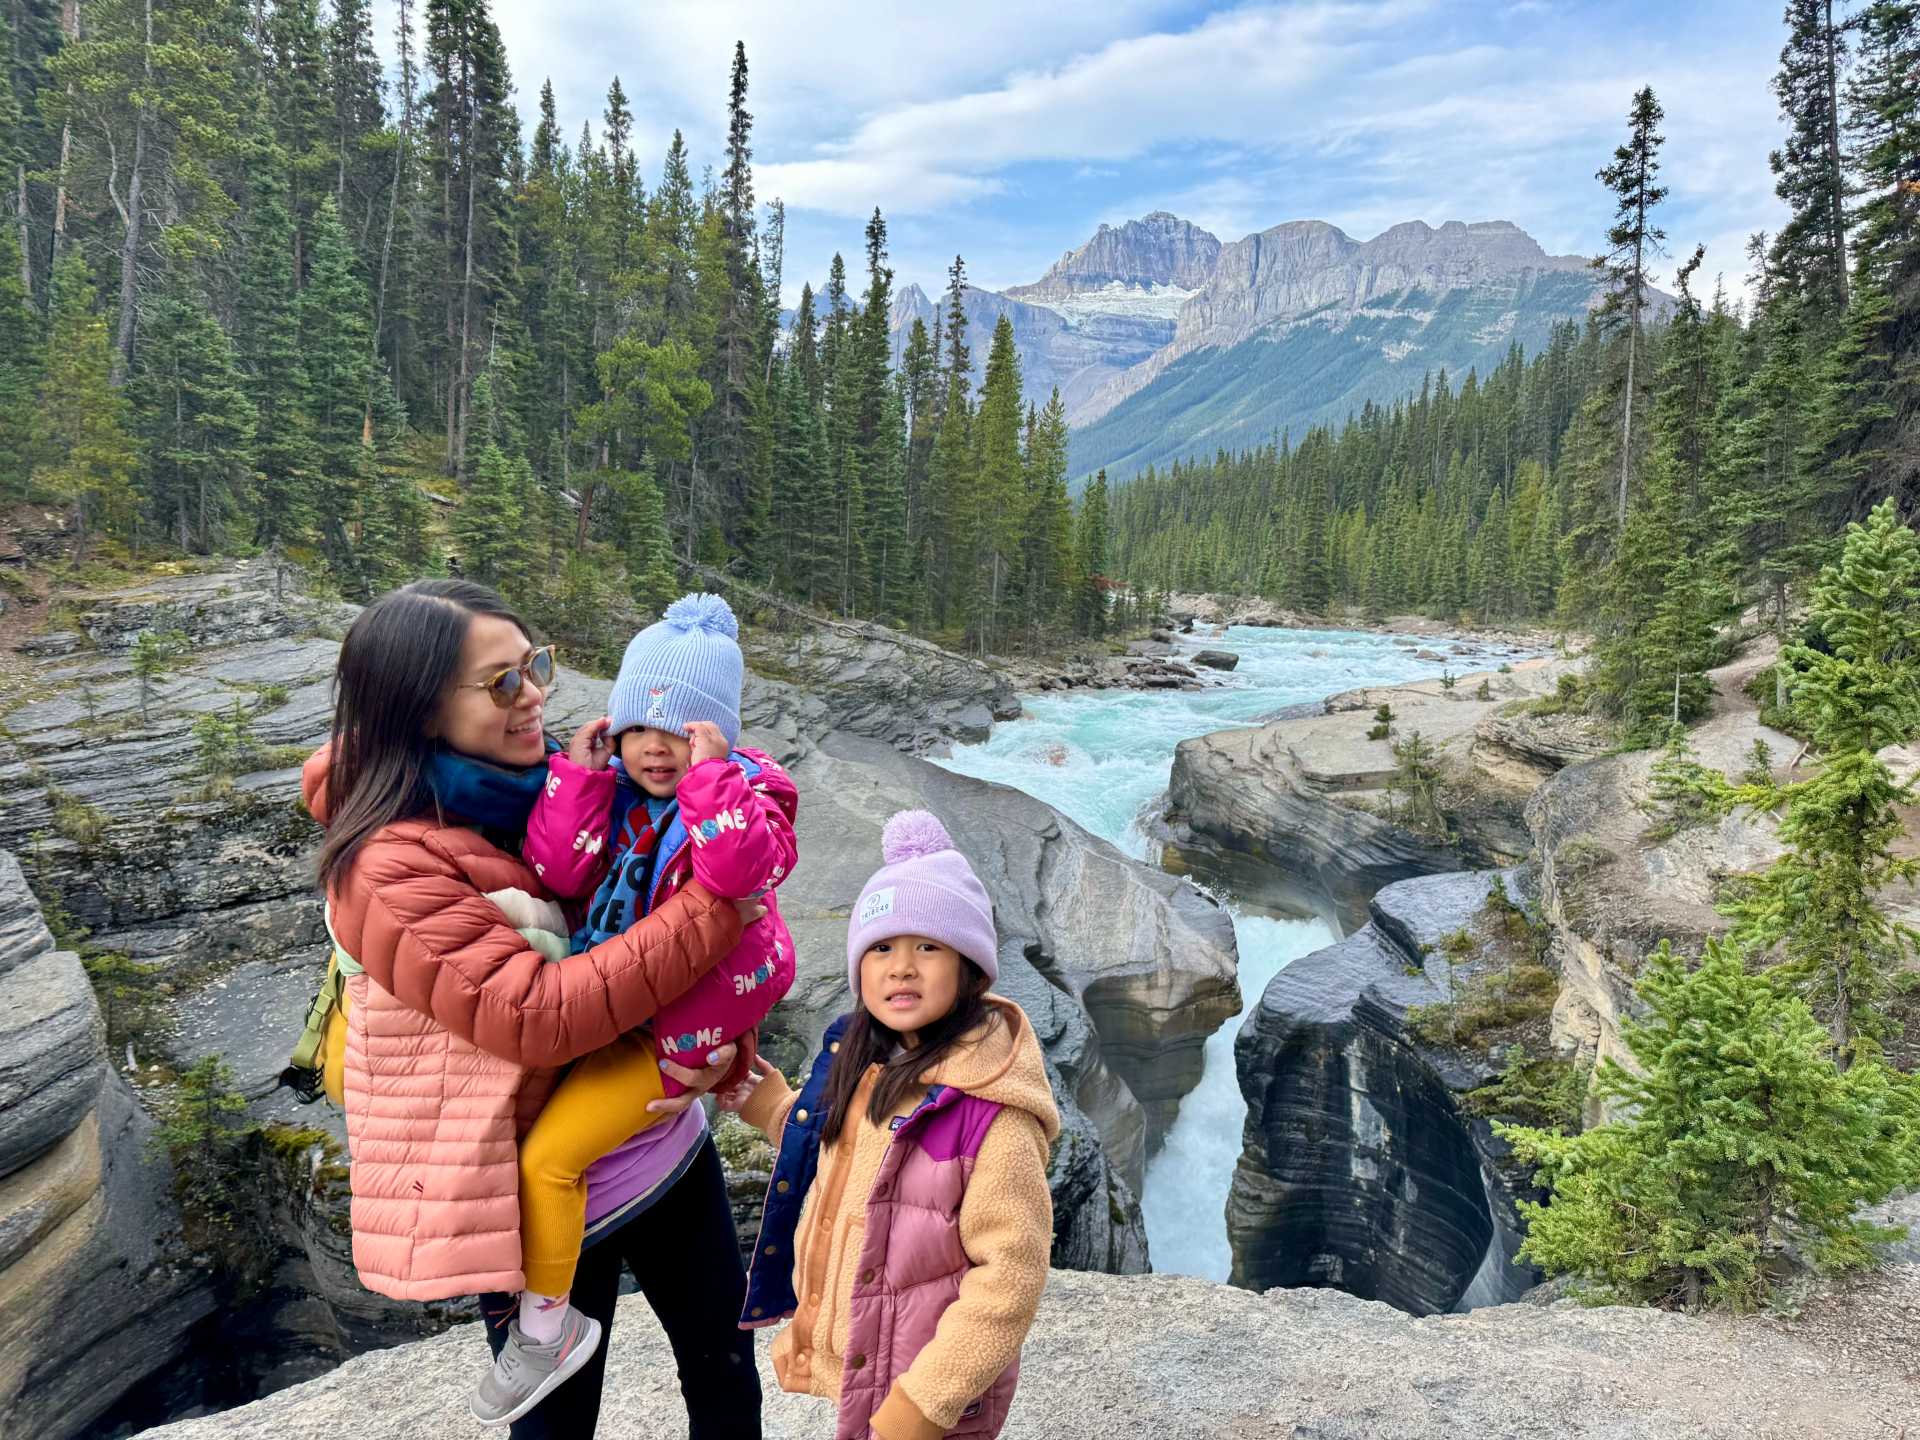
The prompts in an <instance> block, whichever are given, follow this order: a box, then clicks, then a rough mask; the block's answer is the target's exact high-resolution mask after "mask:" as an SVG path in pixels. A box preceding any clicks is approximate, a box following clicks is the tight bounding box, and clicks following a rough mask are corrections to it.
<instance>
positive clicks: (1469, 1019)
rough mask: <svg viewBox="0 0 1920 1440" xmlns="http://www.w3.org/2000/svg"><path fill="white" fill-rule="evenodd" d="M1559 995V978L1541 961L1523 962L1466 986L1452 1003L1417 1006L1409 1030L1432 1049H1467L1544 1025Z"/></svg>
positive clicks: (1411, 1012)
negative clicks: (1521, 1027) (1506, 1033)
mask: <svg viewBox="0 0 1920 1440" xmlns="http://www.w3.org/2000/svg"><path fill="white" fill-rule="evenodd" d="M1462 933H1464V932H1462ZM1559 993H1560V977H1559V976H1558V975H1556V974H1554V973H1553V971H1551V970H1549V969H1548V968H1547V967H1546V966H1544V965H1542V964H1540V963H1538V962H1537V961H1534V960H1525V961H1520V962H1518V963H1516V964H1514V965H1511V966H1509V967H1507V968H1506V969H1504V970H1493V971H1489V972H1488V973H1486V974H1484V975H1476V976H1473V977H1472V978H1470V979H1468V980H1466V981H1463V982H1462V983H1461V984H1459V985H1458V986H1456V987H1455V989H1454V993H1453V998H1452V999H1449V1000H1442V1001H1441V1002H1439V1003H1438V1004H1435V1005H1416V1006H1415V1007H1413V1009H1411V1010H1409V1011H1408V1012H1407V1029H1408V1030H1409V1031H1410V1032H1411V1033H1412V1034H1413V1035H1414V1036H1415V1037H1416V1038H1417V1039H1420V1040H1423V1041H1425V1042H1426V1043H1427V1044H1429V1045H1445V1046H1451V1047H1454V1048H1456V1049H1460V1048H1469V1047H1472V1046H1476V1045H1479V1044H1480V1043H1482V1042H1483V1041H1484V1040H1485V1039H1486V1038H1487V1036H1488V1035H1490V1034H1491V1033H1493V1032H1494V1031H1498V1030H1506V1029H1509V1028H1511V1027H1513V1026H1516V1025H1524V1024H1526V1023H1528V1022H1529V1021H1533V1020H1544V1019H1545V1018H1546V1017H1547V1016H1548V1015H1550V1014H1552V1013H1553V1002H1554V998H1555V997H1556V996H1557V995H1558V994H1559Z"/></svg>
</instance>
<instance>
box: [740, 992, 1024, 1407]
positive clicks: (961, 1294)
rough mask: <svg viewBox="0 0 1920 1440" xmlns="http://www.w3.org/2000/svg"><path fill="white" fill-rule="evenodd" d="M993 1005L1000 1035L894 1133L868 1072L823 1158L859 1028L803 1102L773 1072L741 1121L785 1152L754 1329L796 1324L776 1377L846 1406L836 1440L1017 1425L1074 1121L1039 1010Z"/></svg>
mask: <svg viewBox="0 0 1920 1440" xmlns="http://www.w3.org/2000/svg"><path fill="white" fill-rule="evenodd" d="M988 1000H989V1003H990V1005H991V1006H992V1010H991V1014H990V1016H989V1018H988V1020H987V1021H986V1023H985V1024H983V1025H982V1026H981V1027H980V1028H979V1029H978V1030H976V1031H975V1032H974V1033H973V1034H972V1035H970V1036H969V1037H967V1039H966V1040H965V1041H963V1042H962V1043H961V1045H960V1047H959V1048H958V1049H957V1050H956V1051H955V1052H954V1053H953V1054H951V1055H950V1056H948V1057H947V1058H946V1059H945V1060H943V1061H942V1062H941V1063H940V1064H939V1065H937V1066H936V1067H935V1068H934V1069H933V1070H932V1071H931V1072H930V1073H929V1074H928V1076H927V1077H926V1078H927V1080H928V1081H929V1082H930V1083H929V1084H928V1086H927V1087H926V1088H922V1089H918V1090H916V1091H913V1092H910V1093H909V1094H908V1095H907V1096H906V1097H905V1098H904V1099H903V1101H902V1102H901V1104H900V1105H899V1106H898V1107H897V1108H896V1110H895V1113H894V1115H893V1116H892V1117H891V1119H890V1121H889V1122H888V1123H887V1124H883V1125H876V1124H874V1123H873V1122H872V1121H871V1120H869V1119H868V1117H867V1113H866V1112H867V1106H868V1103H869V1097H870V1096H871V1094H872V1090H873V1085H874V1083H875V1081H876V1079H877V1078H878V1076H879V1072H880V1067H879V1066H878V1065H873V1066H869V1067H868V1068H867V1071H866V1073H865V1075H864V1076H863V1077H862V1079H861V1082H860V1086H859V1088H858V1089H857V1090H856V1091H855V1092H854V1096H853V1099H852V1101H851V1102H850V1104H849V1106H848V1110H849V1119H848V1121H847V1123H846V1125H845V1126H844V1127H843V1128H842V1130H841V1132H840V1135H839V1136H838V1138H836V1139H835V1141H834V1142H833V1144H831V1145H826V1146H822V1145H820V1142H819V1135H820V1129H821V1121H822V1120H823V1118H824V1117H823V1116H822V1115H820V1114H819V1113H818V1111H819V1108H820V1098H821V1095H822V1093H823V1092H824V1090H825V1088H826V1079H827V1072H828V1068H829V1065H830V1059H831V1055H832V1054H833V1053H834V1052H835V1051H837V1048H838V1044H839V1038H840V1035H841V1033H842V1030H843V1028H844V1024H845V1022H844V1021H837V1022H835V1024H834V1025H833V1026H832V1027H830V1028H829V1029H828V1031H827V1035H826V1050H825V1051H824V1052H823V1053H822V1054H821V1056H820V1057H819V1060H818V1061H816V1062H815V1066H814V1072H813V1074H812V1076H811V1077H810V1078H809V1080H808V1082H807V1084H806V1086H805V1087H804V1088H803V1089H802V1090H801V1091H800V1092H799V1093H798V1094H796V1093H795V1092H794V1091H792V1090H791V1089H789V1088H788V1087H787V1084H786V1082H785V1081H784V1080H783V1079H781V1078H780V1077H779V1076H778V1075H777V1074H776V1075H771V1076H768V1077H767V1078H766V1079H765V1080H763V1081H761V1083H760V1084H759V1085H758V1086H756V1087H755V1089H754V1092H753V1095H752V1097H751V1098H750V1099H749V1100H748V1102H747V1104H746V1106H745V1108H744V1109H743V1110H742V1111H741V1114H742V1116H743V1118H745V1119H747V1120H748V1121H749V1122H751V1123H753V1124H756V1125H759V1126H760V1127H761V1128H762V1130H763V1131H764V1132H765V1133H766V1135H767V1137H768V1138H769V1139H771V1140H774V1141H775V1142H776V1143H777V1144H778V1145H779V1147H780V1151H779V1156H778V1158H777V1159H776V1161H775V1165H774V1178H773V1182H772V1185H771V1186H770V1188H769V1190H768V1194H767V1203H766V1211H765V1216H764V1218H763V1221H762V1229H761V1233H760V1236H759V1239H758V1242H757V1243H756V1245H755V1247H754V1258H753V1267H752V1270H751V1272H750V1273H749V1275H748V1277H747V1309H746V1312H745V1314H743V1315H742V1317H741V1322H742V1323H743V1324H745V1325H748V1326H760V1325H770V1324H773V1323H775V1322H776V1321H777V1320H778V1319H779V1318H780V1317H781V1316H783V1315H791V1316H792V1323H791V1324H789V1325H788V1326H787V1328H786V1329H785V1330H784V1331H782V1332H781V1334H780V1335H779V1337H778V1338H776V1339H775V1340H774V1342H773V1369H774V1374H775V1375H776V1377H778V1379H779V1381H780V1385H781V1387H782V1388H783V1389H786V1390H797V1391H802V1392H806V1393H811V1394H814V1395H821V1396H826V1397H829V1398H831V1399H834V1400H836V1401H837V1402H838V1403H839V1407H840V1414H839V1423H838V1426H837V1427H836V1430H835V1435H836V1440H867V1437H868V1435H869V1432H871V1434H873V1435H876V1436H879V1437H880V1440H941V1437H943V1436H948V1437H958V1436H965V1437H968V1440H989V1437H992V1436H995V1435H998V1434H999V1433H1000V1430H1001V1428H1002V1426H1004V1425H1005V1423H1006V1419H1007V1410H1008V1407H1009V1405H1011V1403H1012V1401H1013V1393H1014V1386H1015V1384H1016V1383H1017V1381H1018V1379H1019V1373H1020V1346H1021V1343H1022V1342H1023V1341H1024V1340H1025V1339H1026V1334H1027V1330H1028V1327H1029V1326H1031V1325H1032V1323H1033V1317H1034V1312H1035V1310H1036V1309H1037V1308H1038V1306H1039V1303H1040V1292H1041V1291H1042V1289H1044V1288H1045V1286H1046V1280H1047V1260H1048V1256H1049V1254H1050V1253H1051V1251H1052V1248H1053V1198H1052V1196H1051V1194H1050V1193H1049V1192H1048V1189H1047V1153H1048V1147H1049V1146H1050V1145H1051V1144H1052V1142H1053V1139H1054V1137H1055V1136H1057V1135H1058V1134H1059V1133H1060V1116H1059V1111H1058V1109H1057V1108H1056V1106H1055V1105H1054V1101H1053V1091H1052V1088H1051V1087H1050V1085H1049V1083H1048V1080H1047V1071H1046V1061H1045V1060H1044V1058H1043V1057H1042V1056H1041V1053H1040V1046H1039V1043H1038V1042H1037V1041H1036V1040H1035V1039H1034V1035H1033V1027H1032V1025H1031V1024H1030V1023H1029V1022H1028V1020H1027V1017H1026V1015H1025V1014H1024V1013H1023V1012H1022V1011H1021V1009H1020V1007H1019V1006H1018V1005H1015V1004H1014V1003H1013V1002H1011V1001H1009V1000H1002V999H1001V998H999V997H998V996H989V997H988ZM803 1195H804V1199H803V1198H802V1197H803ZM796 1207H797V1209H798V1214H797V1215H796V1214H795V1213H794V1212H795V1209H796Z"/></svg>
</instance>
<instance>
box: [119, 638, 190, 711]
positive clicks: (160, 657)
mask: <svg viewBox="0 0 1920 1440" xmlns="http://www.w3.org/2000/svg"><path fill="white" fill-rule="evenodd" d="M191 643H192V642H191V641H190V640H188V638H187V636H186V634H185V633H184V632H182V631H179V630H161V631H158V632H155V631H152V630H142V631H141V632H140V633H139V634H138V635H136V636H135V637H134V641H133V649H132V650H131V651H130V652H129V660H130V662H131V664H132V666H133V675H134V678H135V679H136V680H138V681H139V682H140V718H141V719H142V720H150V719H152V716H151V715H149V714H148V710H147V707H148V704H149V702H150V701H151V700H152V699H153V682H154V681H155V680H158V679H159V678H160V677H161V676H162V675H164V674H166V673H167V667H168V666H169V665H171V664H172V663H173V662H174V661H175V660H176V659H178V658H179V657H180V656H181V655H183V654H185V653H186V650H187V647H188V645H190V644H191Z"/></svg>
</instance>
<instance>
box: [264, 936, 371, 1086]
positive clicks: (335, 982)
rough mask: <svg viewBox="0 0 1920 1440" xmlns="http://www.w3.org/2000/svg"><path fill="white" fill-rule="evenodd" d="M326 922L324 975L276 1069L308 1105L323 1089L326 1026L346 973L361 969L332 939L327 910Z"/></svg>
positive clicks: (336, 1010)
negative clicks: (281, 1066) (290, 1050)
mask: <svg viewBox="0 0 1920 1440" xmlns="http://www.w3.org/2000/svg"><path fill="white" fill-rule="evenodd" d="M326 925H327V938H328V939H329V940H333V951H332V953H331V954H329V955H328V956H327V975H326V978H325V979H324V980H322V981H321V982H320V988H319V990H318V991H316V992H315V993H314V997H313V1003H312V1004H310V1005H308V1006H307V1020H306V1024H305V1025H304V1026H303V1027H302V1028H301V1031H300V1039H299V1041H298V1043H296V1044H295V1045H294V1047H293V1054H292V1055H291V1056H290V1057H289V1058H288V1062H287V1068H286V1069H284V1070H282V1071H281V1072H280V1083H281V1084H282V1085H284V1086H286V1087H287V1088H288V1089H290V1090H292V1091H293V1092H294V1094H295V1095H296V1096H298V1097H299V1100H300V1103H301V1104H303V1105H311V1104H312V1103H313V1102H314V1101H316V1100H318V1099H319V1098H320V1096H321V1094H322V1093H323V1087H322V1084H321V1066H322V1055H323V1052H324V1050H325V1048H326V1043H327V1027H328V1026H329V1025H331V1024H332V1023H333V1021H334V1019H335V1017H336V1016H337V1015H338V1014H339V1013H340V996H341V993H342V992H343V991H344V990H345V988H346V983H347V977H348V976H349V975H358V974H359V973H360V971H361V967H360V964H359V962H358V961H356V960H355V959H354V958H353V957H352V956H351V955H349V954H347V952H346V951H345V950H343V949H341V947H340V942H339V941H338V940H335V939H334V935H333V916H332V914H331V913H328V915H327V916H326Z"/></svg>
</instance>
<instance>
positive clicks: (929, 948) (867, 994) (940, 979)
mask: <svg viewBox="0 0 1920 1440" xmlns="http://www.w3.org/2000/svg"><path fill="white" fill-rule="evenodd" d="M960 967H961V961H960V952H959V951H957V950H955V949H954V948H953V947H952V946H950V945H942V944H941V943H940V942H939V941H938V940H929V939H928V938H927V937H926V936H924V935H896V936H894V937H893V938H892V939H891V940H880V941H876V942H875V943H874V944H873V945H872V946H871V947H870V948H869V949H868V950H867V953H866V954H864V955H862V956H861V957H860V1003H861V1004H863V1005H865V1006H866V1007H867V1013H868V1014H869V1015H871V1016H873V1018H874V1019H875V1020H877V1021H879V1022H880V1023H881V1024H882V1025H884V1026H886V1027H887V1028H888V1029H889V1030H894V1031H897V1032H899V1035H900V1041H901V1043H902V1044H904V1045H907V1046H912V1045H914V1044H917V1043H918V1040H919V1032H920V1031H921V1030H924V1029H925V1028H926V1027H927V1026H929V1025H931V1024H933V1023H934V1021H936V1020H939V1019H942V1018H943V1017H944V1016H946V1015H947V1013H948V1012H949V1011H951V1010H952V1009H953V1006H954V1002H955V1001H957V1000H958V999H959V998H960Z"/></svg>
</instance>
